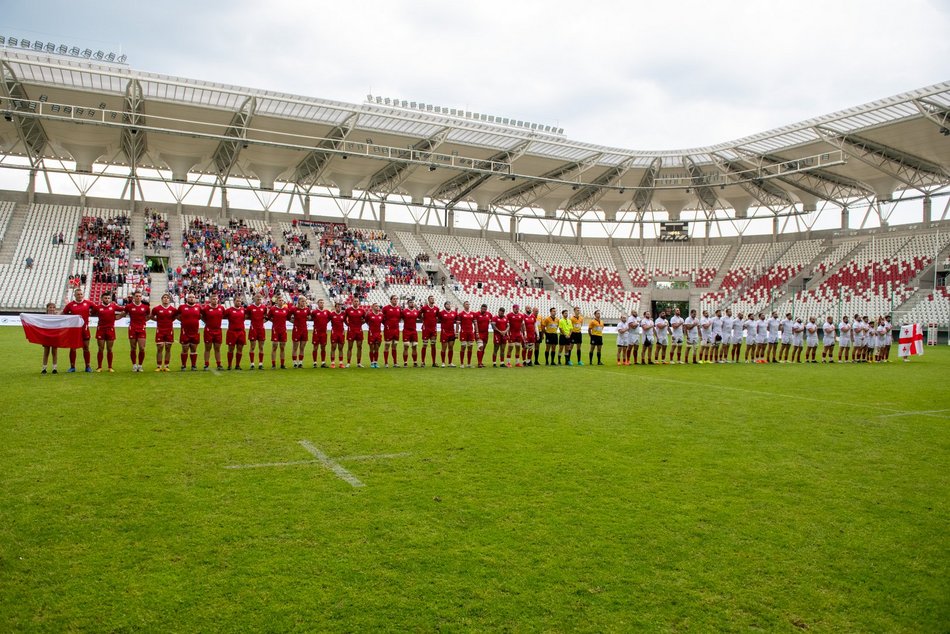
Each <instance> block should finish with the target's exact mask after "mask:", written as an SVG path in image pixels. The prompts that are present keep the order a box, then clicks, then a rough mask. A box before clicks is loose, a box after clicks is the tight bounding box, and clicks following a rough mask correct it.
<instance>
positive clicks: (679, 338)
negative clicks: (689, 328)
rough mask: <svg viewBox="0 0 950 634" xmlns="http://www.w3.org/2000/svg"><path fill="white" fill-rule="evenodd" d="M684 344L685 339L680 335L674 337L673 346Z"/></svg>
mask: <svg viewBox="0 0 950 634" xmlns="http://www.w3.org/2000/svg"><path fill="white" fill-rule="evenodd" d="M682 343H683V337H682V336H679V335H673V345H674V346H679V345H682Z"/></svg>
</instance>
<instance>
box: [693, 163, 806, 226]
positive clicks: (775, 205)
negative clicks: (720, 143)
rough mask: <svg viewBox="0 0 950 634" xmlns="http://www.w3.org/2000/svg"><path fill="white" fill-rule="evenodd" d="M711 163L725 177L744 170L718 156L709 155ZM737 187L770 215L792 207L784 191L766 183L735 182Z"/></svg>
mask: <svg viewBox="0 0 950 634" xmlns="http://www.w3.org/2000/svg"><path fill="white" fill-rule="evenodd" d="M711 156H712V159H713V161H714V162H715V163H716V167H718V168H719V171H720V172H722V173H723V174H724V175H725V176H726V177H729V176H730V175H733V174H736V173H737V172H743V171H744V170H745V168H744V167H742V166H741V165H740V164H739V163H738V162H737V161H730V160H728V159H726V158H725V157H723V156H720V155H719V154H716V153H713V154H711ZM736 184H737V185H739V187H741V188H742V189H743V190H744V191H745V192H746V193H747V194H749V195H750V196H752V198H753V199H755V201H756V202H758V203H759V204H760V205H762V206H763V207H766V208H768V209H769V210H770V211H771V212H772V213H778V211H779V210H781V209H782V208H785V207H789V206H791V205H793V204H794V203H793V202H792V199H791V197H790V196H789V195H788V192H786V191H785V190H784V189H782V188H780V187H776V186H775V185H773V184H771V183H770V182H768V181H760V182H756V181H742V180H737V182H736Z"/></svg>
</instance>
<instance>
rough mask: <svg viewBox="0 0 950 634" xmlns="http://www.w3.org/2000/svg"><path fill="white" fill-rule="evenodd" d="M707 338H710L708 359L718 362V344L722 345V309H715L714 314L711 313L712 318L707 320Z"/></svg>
mask: <svg viewBox="0 0 950 634" xmlns="http://www.w3.org/2000/svg"><path fill="white" fill-rule="evenodd" d="M709 324H710V326H709V338H710V342H709V343H710V353H709V359H707V361H709V362H710V363H719V362H720V361H721V359H720V358H719V351H720V346H721V345H722V311H721V310H717V311H716V314H715V315H713V317H712V319H710V320H709Z"/></svg>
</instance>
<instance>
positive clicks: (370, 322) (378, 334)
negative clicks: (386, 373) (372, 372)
mask: <svg viewBox="0 0 950 634" xmlns="http://www.w3.org/2000/svg"><path fill="white" fill-rule="evenodd" d="M365 319H366V327H367V328H368V330H369V333H368V334H367V337H366V341H367V342H368V343H369V367H371V368H378V367H379V346H380V344H382V343H383V320H384V319H385V318H384V317H383V313H382V311H380V310H379V304H373V305H372V306H370V307H369V312H368V313H366V317H365Z"/></svg>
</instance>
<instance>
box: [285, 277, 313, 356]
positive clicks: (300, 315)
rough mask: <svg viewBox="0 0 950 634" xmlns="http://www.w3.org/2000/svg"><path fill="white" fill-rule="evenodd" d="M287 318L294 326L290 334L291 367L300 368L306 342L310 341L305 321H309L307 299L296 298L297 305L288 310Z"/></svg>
mask: <svg viewBox="0 0 950 634" xmlns="http://www.w3.org/2000/svg"><path fill="white" fill-rule="evenodd" d="M288 316H289V317H290V320H291V321H292V322H293V325H294V326H293V330H291V332H290V361H291V363H292V364H293V367H295V368H302V367H303V359H304V355H305V354H306V350H307V340H308V339H310V331H309V327H308V326H307V320H308V319H310V306H309V305H308V302H307V298H306V297H304V296H303V295H301V296H300V297H298V298H297V304H296V305H294V306H291V307H290V308H288Z"/></svg>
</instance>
